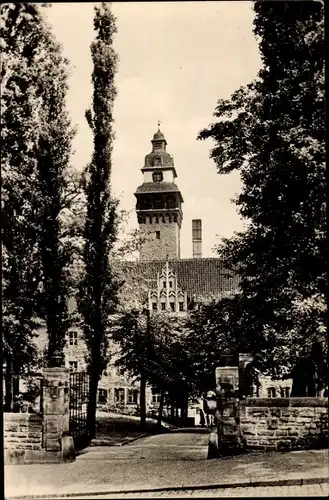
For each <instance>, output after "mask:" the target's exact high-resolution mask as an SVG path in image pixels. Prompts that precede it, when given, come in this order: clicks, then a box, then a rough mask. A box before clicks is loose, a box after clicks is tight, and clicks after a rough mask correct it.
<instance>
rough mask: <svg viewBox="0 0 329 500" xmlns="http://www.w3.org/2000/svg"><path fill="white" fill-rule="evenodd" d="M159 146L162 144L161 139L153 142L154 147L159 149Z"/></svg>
mask: <svg viewBox="0 0 329 500" xmlns="http://www.w3.org/2000/svg"><path fill="white" fill-rule="evenodd" d="M161 146H162V142H161V141H156V142H155V143H154V149H161Z"/></svg>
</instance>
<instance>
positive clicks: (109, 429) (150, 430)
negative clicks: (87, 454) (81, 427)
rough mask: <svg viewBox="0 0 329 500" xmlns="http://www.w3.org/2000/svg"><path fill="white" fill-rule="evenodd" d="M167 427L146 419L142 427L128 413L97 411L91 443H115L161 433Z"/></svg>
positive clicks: (165, 430) (137, 420)
mask: <svg viewBox="0 0 329 500" xmlns="http://www.w3.org/2000/svg"><path fill="white" fill-rule="evenodd" d="M164 432H168V429H167V428H165V427H163V426H161V427H159V426H158V425H157V424H156V422H154V421H150V420H147V421H146V423H145V426H144V428H143V429H142V428H141V426H140V423H139V419H137V418H134V417H130V416H128V415H114V414H107V413H105V412H98V415H97V423H96V438H95V439H94V440H93V444H95V445H98V446H99V445H101V444H104V445H105V444H106V445H107V446H108V445H117V444H119V443H121V442H122V441H124V440H126V439H127V440H128V439H129V440H130V439H134V438H136V437H138V436H140V435H151V434H162V433H164Z"/></svg>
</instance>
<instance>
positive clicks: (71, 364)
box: [69, 361, 78, 372]
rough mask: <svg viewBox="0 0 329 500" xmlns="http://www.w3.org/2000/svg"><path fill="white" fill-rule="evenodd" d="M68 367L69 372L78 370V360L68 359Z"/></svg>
mask: <svg viewBox="0 0 329 500" xmlns="http://www.w3.org/2000/svg"><path fill="white" fill-rule="evenodd" d="M69 369H70V372H77V371H78V362H77V361H69Z"/></svg>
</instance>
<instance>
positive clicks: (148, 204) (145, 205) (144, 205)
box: [140, 196, 152, 210]
mask: <svg viewBox="0 0 329 500" xmlns="http://www.w3.org/2000/svg"><path fill="white" fill-rule="evenodd" d="M140 205H141V209H142V210H148V209H149V208H152V200H151V198H149V197H148V196H145V198H142V200H141V203H140Z"/></svg>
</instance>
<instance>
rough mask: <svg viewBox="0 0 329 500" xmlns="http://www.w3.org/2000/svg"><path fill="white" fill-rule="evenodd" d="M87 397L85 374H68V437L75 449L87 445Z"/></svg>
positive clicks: (87, 383)
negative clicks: (70, 437) (71, 438)
mask: <svg viewBox="0 0 329 500" xmlns="http://www.w3.org/2000/svg"><path fill="white" fill-rule="evenodd" d="M88 396H89V376H88V375H87V373H85V372H73V373H70V403H69V408H70V424H69V430H70V435H71V436H72V437H73V439H74V446H75V448H76V449H81V448H84V447H86V446H88V444H89V430H88V425H87V404H88Z"/></svg>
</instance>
